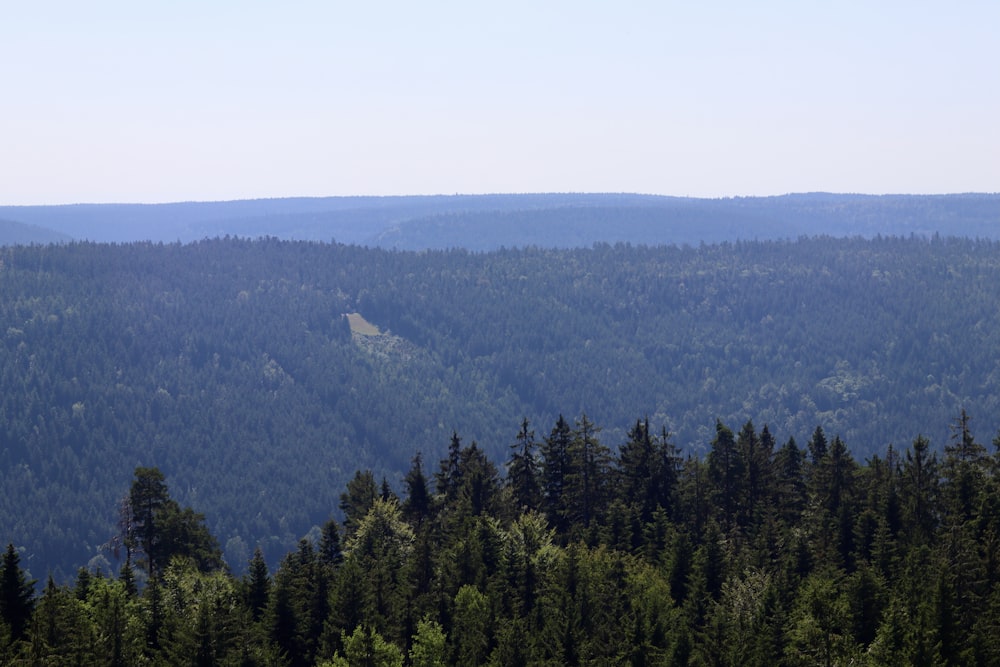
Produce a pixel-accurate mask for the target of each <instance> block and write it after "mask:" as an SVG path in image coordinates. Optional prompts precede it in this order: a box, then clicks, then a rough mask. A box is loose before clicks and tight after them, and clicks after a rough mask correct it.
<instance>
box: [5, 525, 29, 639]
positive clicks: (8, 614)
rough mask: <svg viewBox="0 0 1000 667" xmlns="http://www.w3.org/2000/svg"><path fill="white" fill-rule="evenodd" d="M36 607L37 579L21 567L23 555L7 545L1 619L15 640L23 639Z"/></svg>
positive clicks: (11, 545) (10, 545)
mask: <svg viewBox="0 0 1000 667" xmlns="http://www.w3.org/2000/svg"><path fill="white" fill-rule="evenodd" d="M34 609H35V581H34V580H31V581H29V580H28V578H27V577H26V576H25V574H24V570H22V569H21V556H20V554H18V553H17V549H15V548H14V545H13V544H8V545H7V551H5V552H4V555H3V566H2V567H0V619H2V620H3V622H4V623H6V624H7V627H8V628H10V636H11V639H12V640H13V641H18V640H20V639H23V638H24V636H25V633H26V632H27V629H28V624H29V623H30V621H31V614H32V612H33V611H34Z"/></svg>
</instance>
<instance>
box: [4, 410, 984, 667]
mask: <svg viewBox="0 0 1000 667" xmlns="http://www.w3.org/2000/svg"><path fill="white" fill-rule="evenodd" d="M600 433H601V431H600V429H599V428H598V427H597V426H596V425H595V424H594V423H593V422H592V421H591V420H590V419H589V418H588V417H587V416H586V415H581V416H580V417H579V418H578V419H576V420H573V421H572V423H571V422H570V421H569V420H567V419H565V418H564V417H559V418H558V419H557V420H556V423H555V424H554V425H553V427H552V428H551V429H550V431H549V433H548V435H546V436H544V437H542V438H537V439H536V436H535V434H534V432H533V429H532V428H531V425H530V423H529V422H528V421H527V420H522V422H521V426H520V428H519V430H518V432H517V434H516V436H515V437H514V438H513V439H512V444H511V447H510V453H509V456H508V458H507V460H506V462H505V464H504V468H505V471H506V474H501V472H500V469H499V468H498V467H497V465H496V464H495V463H494V462H492V461H491V460H490V459H489V458H488V457H486V456H485V455H484V453H483V451H482V450H481V449H480V448H479V446H478V444H477V443H475V442H473V443H471V444H468V445H465V444H463V443H462V440H461V438H460V437H459V436H458V434H453V436H452V438H451V441H450V443H449V446H448V451H447V455H446V457H445V458H443V459H442V460H441V461H440V463H439V464H438V466H437V469H436V470H435V471H433V473H428V472H427V471H425V470H424V464H423V458H422V456H420V455H419V454H418V455H417V456H415V457H414V458H413V461H412V464H411V468H410V471H409V473H408V474H407V475H406V477H405V480H404V483H403V486H402V488H401V491H402V496H398V495H397V493H396V492H395V491H394V490H393V489H392V488H391V485H390V484H388V483H387V482H385V481H383V482H382V483H381V484H378V483H377V482H376V478H375V477H374V475H372V474H371V472H370V471H358V473H357V474H356V475H355V476H354V478H353V479H352V480H351V482H350V483H349V484H348V485H347V487H346V488H345V490H344V491H343V493H342V494H341V502H340V509H341V510H342V512H343V515H342V520H341V521H335V520H334V519H329V520H328V521H326V522H325V523H324V525H323V526H322V528H321V529H320V530H319V531H318V533H317V534H316V535H315V536H313V537H311V538H305V539H302V540H301V541H300V542H299V544H298V546H297V548H296V549H295V550H293V551H291V552H289V553H287V554H286V555H285V556H284V558H283V559H282V560H281V563H280V565H279V566H278V567H277V568H276V570H275V571H274V572H273V573H272V572H271V571H270V570H269V568H268V565H267V563H266V562H265V560H264V558H263V555H262V553H261V551H260V550H259V549H258V550H256V552H255V553H254V555H253V557H252V558H251V559H250V561H249V568H248V570H247V572H246V574H245V575H243V576H241V577H239V578H236V577H234V576H233V575H231V574H229V573H228V571H227V570H226V568H224V567H223V566H222V565H221V562H220V561H219V560H218V557H217V549H213V548H212V546H211V544H212V540H211V538H210V536H208V535H207V534H205V532H204V525H203V523H202V521H201V520H200V518H199V517H198V515H194V514H193V513H188V512H187V511H181V513H180V516H181V517H186V519H182V520H181V523H184V522H185V521H188V520H189V519H192V518H193V519H194V520H193V521H190V523H188V524H187V525H186V527H185V528H184V529H179V530H176V529H172V528H171V529H168V528H167V527H168V526H169V525H170V521H171V520H178V519H176V513H177V512H178V509H177V508H176V506H175V505H176V504H175V503H174V501H172V500H171V499H170V497H169V494H168V493H167V492H166V487H165V483H164V479H163V476H162V474H161V473H159V471H158V470H156V469H149V468H139V469H137V470H136V471H135V479H134V481H133V485H132V488H131V491H130V494H129V506H130V508H131V511H132V513H131V515H130V516H132V517H133V518H132V521H131V524H130V531H131V532H130V533H128V535H127V536H126V538H125V543H126V545H128V544H131V545H132V546H131V547H130V549H127V551H126V553H127V555H126V557H125V558H126V564H128V562H129V560H128V559H129V558H131V557H132V556H129V555H128V554H134V555H135V556H136V562H137V563H139V564H140V572H139V573H140V574H143V575H145V576H143V577H140V579H142V581H140V582H139V583H140V584H141V585H136V582H135V581H134V580H132V579H131V577H130V576H128V575H127V574H126V571H125V570H124V569H123V572H122V574H121V575H120V576H119V577H117V578H110V577H108V576H107V574H106V573H101V572H91V571H89V570H87V569H85V568H84V569H81V570H80V571H79V573H78V575H77V577H76V581H75V583H73V584H72V585H65V586H59V585H56V584H55V583H54V582H53V581H52V579H51V578H50V579H49V581H48V583H47V585H46V586H45V588H44V590H43V591H42V592H41V593H40V594H39V595H37V596H36V594H35V591H34V587H33V586H34V582H31V581H29V580H28V577H27V575H26V573H25V571H24V570H23V569H22V567H21V565H20V562H19V555H18V552H17V550H15V549H14V548H13V546H9V547H8V549H7V552H6V554H5V556H4V560H3V566H2V569H0V583H2V591H0V593H2V596H0V618H2V623H0V659H2V661H3V662H4V663H9V662H16V661H18V660H20V661H24V662H27V663H31V664H79V665H91V664H93V665H98V664H101V665H104V664H112V665H132V664H152V665H157V664H163V665H174V664H193V665H289V666H292V667H296V666H299V665H317V664H318V665H336V666H338V667H340V666H354V665H378V666H383V665H385V666H390V665H391V666H403V665H413V666H415V667H416V666H421V667H422V666H431V665H463V666H464V665H699V666H700V665H733V664H746V665H804V664H819V665H835V664H856V665H873V666H874V665H886V666H888V665H904V664H907V665H998V664H1000V639H998V638H1000V574H998V572H1000V570H998V568H997V567H996V563H997V559H998V558H1000V550H998V546H997V545H1000V502H998V501H997V498H1000V436H998V437H997V439H995V440H994V441H993V447H994V451H993V452H992V453H990V452H989V451H988V450H987V448H986V447H985V446H984V445H982V444H981V443H980V442H979V441H978V440H977V439H976V438H975V436H974V435H973V431H972V428H971V419H970V418H969V416H968V415H967V414H966V413H965V412H964V411H963V412H962V413H961V414H960V416H959V417H958V418H957V419H956V420H955V422H954V424H953V438H952V440H951V441H950V444H949V445H948V446H947V447H946V448H945V449H944V452H943V454H942V456H940V457H939V456H938V454H936V453H934V452H932V451H931V448H930V446H929V442H928V440H927V439H926V438H924V437H922V436H920V437H917V438H916V439H915V440H914V441H913V443H912V445H911V446H910V447H909V448H907V449H906V450H904V451H902V452H899V451H897V450H896V449H895V448H892V447H890V448H888V449H887V451H885V452H884V455H883V456H872V457H871V458H869V459H868V460H866V461H864V462H858V461H857V460H855V459H854V457H853V456H852V455H851V453H850V451H849V450H848V448H847V447H846V445H845V443H844V442H843V441H842V440H841V438H840V437H836V436H835V437H833V438H832V439H830V438H829V437H828V436H827V434H826V433H825V432H824V430H823V429H822V428H819V427H817V428H816V429H815V430H814V431H813V432H812V434H811V436H810V437H809V439H808V441H807V443H806V446H805V447H800V446H799V445H798V444H797V443H796V441H795V440H794V439H792V438H790V439H789V440H787V441H786V442H785V443H784V444H781V445H778V443H777V442H776V441H775V439H774V436H773V435H772V434H771V432H770V429H769V427H768V426H767V425H765V426H764V427H763V428H761V429H759V430H758V429H757V428H756V426H755V425H754V424H753V423H752V422H750V421H747V422H746V423H745V424H743V426H742V427H741V428H740V429H739V430H738V431H733V430H732V429H730V428H729V427H728V426H726V425H725V424H724V423H723V422H721V421H718V422H717V423H716V429H715V436H714V437H713V439H712V441H711V443H710V444H709V449H708V451H707V453H706V455H705V456H704V457H701V458H695V457H693V456H683V455H682V454H681V453H680V452H679V451H678V449H677V448H676V447H675V446H674V445H673V444H672V442H671V437H670V434H669V433H667V432H666V430H664V429H662V428H661V429H660V430H659V432H656V431H655V430H653V429H652V428H651V425H650V423H649V420H648V419H641V420H638V421H636V422H635V424H634V426H633V427H632V428H631V429H629V431H628V436H627V438H626V440H625V441H624V442H622V443H621V444H620V445H619V446H618V447H617V448H616V449H615V450H614V451H612V450H611V449H610V448H609V447H608V446H606V445H605V444H604V443H603V442H602V440H601V438H600ZM172 517H174V518H173V519H172ZM139 554H141V557H139ZM206 554H207V556H206Z"/></svg>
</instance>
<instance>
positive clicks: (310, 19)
mask: <svg viewBox="0 0 1000 667" xmlns="http://www.w3.org/2000/svg"><path fill="white" fill-rule="evenodd" d="M998 26H1000V3H998V2H995V0H982V1H975V0H972V1H962V0H958V1H951V2H922V1H921V0H909V1H907V2H896V1H894V0H884V1H883V0H867V1H863V2H860V1H859V2H855V1H854V0H845V1H841V2H818V1H815V0H794V1H784V0H775V1H771V0H768V1H765V2H756V3H754V2H746V1H745V0H742V1H733V2H724V1H719V2H715V1H713V0H705V1H703V2H691V1H689V0H685V1H683V2H681V1H674V0H649V1H645V0H643V1H629V0H618V1H616V2H612V1H611V0H605V1H602V2H591V1H588V0H575V1H573V2H564V1H562V0H532V1H530V2H522V1H520V0H507V1H505V2H492V1H490V0H482V1H479V0H464V1H461V2H458V1H456V2H450V1H448V2H445V1H441V2H438V1H434V0H428V1H427V2H412V1H407V2H403V1H398V2H397V1H390V0H368V1H358V0H354V1H352V2H339V1H337V0H282V1H281V2H277V1H276V0H268V1H261V0H239V1H236V0H197V1H193V0H171V1H169V2H167V1H165V0H143V1H141V2H136V1H135V0H127V1H121V2H118V1H108V0H90V1H88V2H80V1H79V0H53V1H50V0H31V1H25V0H16V1H15V0H0V204H62V203H76V202H167V201H195V200H197V201H210V200H228V199H251V198H266V197H286V196H331V195H396V194H453V193H464V194H475V193H501V192H503V193H507V192H636V193H649V194H664V195H678V196H694V197H729V196H751V195H778V194H784V193H789V192H813V191H826V192H843V193H871V194H881V193H914V194H926V193H951V192H997V191H1000V122H998V120H997V119H1000V39H998V38H997V29H998Z"/></svg>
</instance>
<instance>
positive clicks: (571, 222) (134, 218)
mask: <svg viewBox="0 0 1000 667" xmlns="http://www.w3.org/2000/svg"><path fill="white" fill-rule="evenodd" d="M934 234H940V235H942V236H959V237H970V238H988V239H997V238H1000V194H953V195H880V196H875V195H851V194H827V193H809V194H793V195H783V196H778V197H737V198H727V199H694V198H686V197H665V196H654V195H638V194H507V195H435V196H400V197H322V198H285V199H256V200H241V201H228V202H182V203H172V204H73V205H65V206H0V245H14V244H30V243H51V242H62V241H69V240H78V241H96V242H114V243H126V242H132V241H153V242H166V243H170V242H175V241H180V242H190V241H196V240H201V239H206V238H221V237H226V236H232V237H240V238H260V237H274V238H279V239H285V240H306V241H331V240H335V241H338V242H341V243H348V244H356V245H363V246H369V247H381V248H395V249H401V250H426V249H443V248H453V247H454V248H466V249H469V250H477V251H481V250H494V249H497V248H501V247H525V246H537V247H542V248H568V247H588V246H590V245H593V244H594V243H612V244H614V243H631V244H637V245H638V244H644V245H661V244H663V245H670V244H674V245H684V244H688V245H697V244H699V243H716V242H722V241H737V240H750V239H757V240H775V239H794V238H798V237H801V236H824V235H825V236H834V237H850V236H861V237H865V238H872V237H875V236H878V235H882V236H911V235H916V236H933V235H934Z"/></svg>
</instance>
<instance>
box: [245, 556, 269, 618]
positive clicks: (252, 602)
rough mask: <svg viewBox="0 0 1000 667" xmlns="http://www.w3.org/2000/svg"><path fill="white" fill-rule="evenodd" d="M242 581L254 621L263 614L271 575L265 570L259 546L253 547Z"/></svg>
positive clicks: (265, 564) (265, 565)
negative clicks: (251, 556)
mask: <svg viewBox="0 0 1000 667" xmlns="http://www.w3.org/2000/svg"><path fill="white" fill-rule="evenodd" d="M244 581H245V588H246V604H247V606H248V607H249V608H250V617H251V618H252V619H253V620H254V622H256V621H259V620H260V618H261V616H263V614H264V610H265V609H266V608H267V603H268V600H269V599H270V597H271V575H270V573H268V571H267V563H266V562H265V561H264V554H263V552H261V550H260V547H257V548H256V549H254V552H253V558H252V559H251V560H250V567H249V568H248V570H247V574H246V576H245V578H244Z"/></svg>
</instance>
